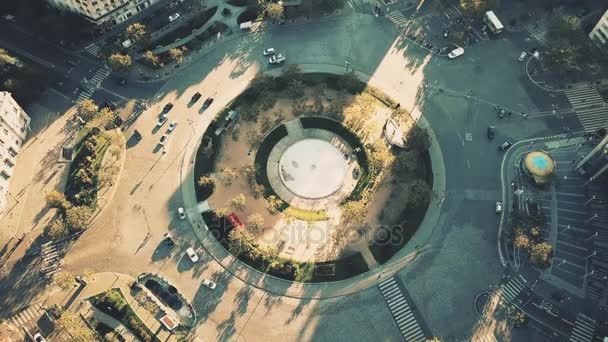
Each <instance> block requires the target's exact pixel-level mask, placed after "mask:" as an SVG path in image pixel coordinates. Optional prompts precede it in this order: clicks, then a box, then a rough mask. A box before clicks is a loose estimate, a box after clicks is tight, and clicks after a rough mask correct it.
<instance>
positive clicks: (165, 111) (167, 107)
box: [163, 102, 173, 113]
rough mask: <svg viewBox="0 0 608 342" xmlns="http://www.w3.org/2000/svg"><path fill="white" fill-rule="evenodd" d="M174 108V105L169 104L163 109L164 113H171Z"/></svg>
mask: <svg viewBox="0 0 608 342" xmlns="http://www.w3.org/2000/svg"><path fill="white" fill-rule="evenodd" d="M171 108H173V103H171V102H169V103H167V104H166V105H165V106H164V107H163V113H169V111H170V110H171Z"/></svg>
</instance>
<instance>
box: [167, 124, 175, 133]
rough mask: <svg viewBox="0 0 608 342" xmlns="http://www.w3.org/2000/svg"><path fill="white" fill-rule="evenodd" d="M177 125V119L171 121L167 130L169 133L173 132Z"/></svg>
mask: <svg viewBox="0 0 608 342" xmlns="http://www.w3.org/2000/svg"><path fill="white" fill-rule="evenodd" d="M175 126H177V121H171V123H170V124H169V127H167V132H169V133H171V132H173V130H174V129H175Z"/></svg>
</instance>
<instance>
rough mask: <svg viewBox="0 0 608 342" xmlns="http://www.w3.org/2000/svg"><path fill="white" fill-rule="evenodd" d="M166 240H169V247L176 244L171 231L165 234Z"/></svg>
mask: <svg viewBox="0 0 608 342" xmlns="http://www.w3.org/2000/svg"><path fill="white" fill-rule="evenodd" d="M163 237H164V240H165V242H167V245H169V247H173V246H175V241H173V237H172V236H171V234H169V233H165V235H163Z"/></svg>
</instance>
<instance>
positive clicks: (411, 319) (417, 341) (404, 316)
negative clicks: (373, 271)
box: [378, 277, 426, 342]
mask: <svg viewBox="0 0 608 342" xmlns="http://www.w3.org/2000/svg"><path fill="white" fill-rule="evenodd" d="M378 287H379V288H380V293H382V297H384V300H385V301H386V304H387V306H388V308H389V310H390V312H391V314H392V315H393V319H394V320H395V324H396V325H397V327H398V328H399V331H400V332H401V335H402V336H403V338H404V339H405V341H407V342H423V341H426V336H425V335H424V332H423V331H422V328H421V327H420V325H419V324H418V321H417V320H416V317H415V316H414V313H413V312H412V310H411V309H410V306H409V304H408V302H407V300H406V299H405V296H404V294H403V292H402V290H401V288H400V287H399V285H398V284H397V281H396V280H395V278H394V277H391V278H388V279H386V280H385V281H383V282H381V283H380V284H378Z"/></svg>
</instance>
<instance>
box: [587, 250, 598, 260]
mask: <svg viewBox="0 0 608 342" xmlns="http://www.w3.org/2000/svg"><path fill="white" fill-rule="evenodd" d="M596 255H597V252H596V251H593V253H591V254H590V255H589V256H587V257H586V258H585V259H589V258H591V257H592V256H596Z"/></svg>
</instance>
